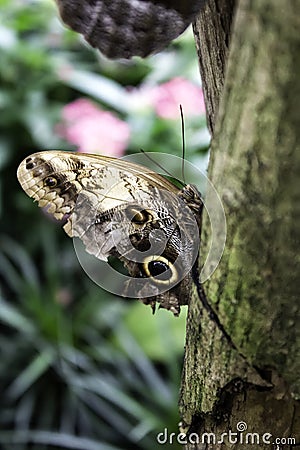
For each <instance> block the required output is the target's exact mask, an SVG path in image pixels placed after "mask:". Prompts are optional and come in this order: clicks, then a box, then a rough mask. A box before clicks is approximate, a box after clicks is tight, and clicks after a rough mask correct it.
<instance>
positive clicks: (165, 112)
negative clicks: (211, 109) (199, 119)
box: [152, 77, 205, 119]
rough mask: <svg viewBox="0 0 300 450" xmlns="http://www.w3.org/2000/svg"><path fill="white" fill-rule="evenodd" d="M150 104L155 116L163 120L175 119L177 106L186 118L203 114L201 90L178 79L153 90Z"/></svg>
mask: <svg viewBox="0 0 300 450" xmlns="http://www.w3.org/2000/svg"><path fill="white" fill-rule="evenodd" d="M152 103H153V105H154V108H155V111H156V113H157V115H159V116H160V117H162V118H164V119H177V118H178V117H179V105H182V108H183V114H184V115H186V116H195V115H201V114H204V113H205V105H204V98H203V92H202V89H201V88H200V87H199V86H197V85H195V84H194V83H192V82H191V81H189V80H186V79H184V78H179V77H178V78H173V79H172V80H170V81H168V82H166V83H163V84H161V85H160V86H157V87H155V88H153V90H152Z"/></svg>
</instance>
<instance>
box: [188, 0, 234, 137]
mask: <svg viewBox="0 0 300 450" xmlns="http://www.w3.org/2000/svg"><path fill="white" fill-rule="evenodd" d="M235 3H236V0H207V2H206V3H205V4H204V6H203V8H202V9H201V11H200V14H199V15H198V17H197V19H196V22H195V23H194V25H193V29H194V35H195V41H196V47H197V52H198V58H199V67H200V74H201V79H202V83H203V91H204V99H205V106H206V116H207V126H208V129H209V131H210V132H211V134H213V131H214V126H215V121H216V118H217V114H218V109H219V99H220V95H221V93H222V91H223V86H224V74H225V67H226V61H227V56H228V49H229V43H230V34H231V25H232V19H233V14H234V9H235Z"/></svg>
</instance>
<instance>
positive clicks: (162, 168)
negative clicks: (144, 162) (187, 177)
mask: <svg viewBox="0 0 300 450" xmlns="http://www.w3.org/2000/svg"><path fill="white" fill-rule="evenodd" d="M140 152H141V153H143V155H144V156H146V157H147V158H148V159H149V160H150V161H151V162H152V163H153V164H155V165H156V166H157V167H158V168H159V169H161V170H162V171H163V172H164V173H165V174H166V175H169V177H171V178H173V179H174V178H175V177H174V175H172V174H171V172H169V171H168V170H167V169H165V167H163V166H162V165H161V164H159V163H158V162H157V161H154V159H153V158H151V156H150V155H148V153H146V152H145V151H144V150H143V149H142V148H140ZM176 180H177V178H176ZM177 181H178V182H179V183H180V184H182V186H184V183H182V181H180V180H177Z"/></svg>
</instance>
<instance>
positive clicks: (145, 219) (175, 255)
mask: <svg viewBox="0 0 300 450" xmlns="http://www.w3.org/2000/svg"><path fill="white" fill-rule="evenodd" d="M17 177H18V180H19V182H20V184H21V186H22V188H23V189H24V191H25V192H26V193H27V194H28V195H29V197H32V198H33V199H34V200H36V201H38V205H39V206H40V207H45V208H47V212H48V213H50V214H52V215H53V216H54V217H55V218H56V219H59V220H62V219H64V220H65V221H66V223H65V225H64V230H65V232H66V233H67V234H68V235H69V236H70V237H73V238H80V239H81V241H82V242H83V244H84V246H85V248H86V251H87V252H88V253H89V254H91V255H93V256H94V257H96V258H97V259H98V260H101V261H107V260H109V258H115V259H117V260H119V261H121V262H122V263H123V265H124V267H125V268H126V269H127V271H128V276H127V275H126V276H125V278H126V280H125V283H124V284H123V285H122V291H120V295H123V296H127V297H134V298H139V299H140V300H141V301H142V302H143V303H145V304H147V305H150V306H151V307H152V309H153V310H155V306H156V303H158V304H159V306H160V307H161V308H165V309H167V310H170V311H172V312H173V314H174V315H175V316H177V315H178V314H179V313H180V306H181V305H183V304H187V301H188V294H189V289H190V285H191V268H192V266H193V265H194V264H195V262H196V259H197V256H198V251H199V230H200V224H201V212H202V207H203V203H202V199H201V196H200V194H199V192H198V190H197V188H196V187H195V186H193V185H186V186H183V187H182V188H179V187H177V186H176V185H175V184H173V183H172V182H171V181H169V180H168V179H167V178H165V177H163V176H162V175H160V174H158V173H156V172H154V171H152V170H150V169H148V168H147V167H144V166H142V165H139V164H135V163H133V162H129V161H126V160H122V159H117V158H111V157H107V156H100V155H92V154H78V153H73V152H65V151H56V150H54V151H43V152H39V153H35V154H33V155H31V156H28V157H27V158H26V159H25V160H24V161H23V162H21V164H20V166H19V168H18V171H17ZM113 270H115V269H113ZM114 273H115V277H114V281H113V283H114V285H115V284H116V283H117V282H118V279H119V278H120V279H121V278H122V277H124V275H121V274H119V272H117V271H115V272H114ZM100 275H101V270H100ZM100 278H101V276H100ZM102 281H103V283H105V282H106V280H105V276H103V279H102ZM102 281H100V283H101V284H102ZM114 289H115V287H114V286H113V287H112V288H111V292H116V291H115V290H114ZM108 290H110V288H108Z"/></svg>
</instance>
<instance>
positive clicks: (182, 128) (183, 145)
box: [179, 105, 186, 184]
mask: <svg viewBox="0 0 300 450" xmlns="http://www.w3.org/2000/svg"><path fill="white" fill-rule="evenodd" d="M179 109H180V118H181V137H182V163H181V176H182V179H183V182H184V184H186V182H185V177H184V161H185V131H184V117H183V108H182V105H179Z"/></svg>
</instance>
